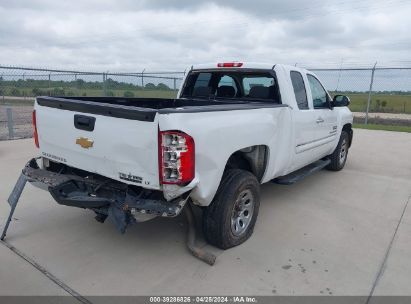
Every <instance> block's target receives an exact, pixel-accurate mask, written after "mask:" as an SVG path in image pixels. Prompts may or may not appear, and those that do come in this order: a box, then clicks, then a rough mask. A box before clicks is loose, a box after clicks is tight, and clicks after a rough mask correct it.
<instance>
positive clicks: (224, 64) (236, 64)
mask: <svg viewBox="0 0 411 304" xmlns="http://www.w3.org/2000/svg"><path fill="white" fill-rule="evenodd" d="M242 66H243V63H242V62H222V63H219V64H217V67H219V68H240V67H242Z"/></svg>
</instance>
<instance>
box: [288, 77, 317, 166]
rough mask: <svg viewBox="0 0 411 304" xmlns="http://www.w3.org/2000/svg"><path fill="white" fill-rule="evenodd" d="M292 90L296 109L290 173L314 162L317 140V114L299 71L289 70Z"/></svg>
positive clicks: (306, 82)
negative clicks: (293, 150) (293, 151)
mask: <svg viewBox="0 0 411 304" xmlns="http://www.w3.org/2000/svg"><path fill="white" fill-rule="evenodd" d="M289 77H290V79H291V85H292V89H293V91H294V96H295V101H296V104H297V108H294V110H293V114H294V119H293V121H294V136H295V141H294V149H295V155H294V158H293V162H292V166H291V168H290V172H291V171H294V170H297V169H300V168H302V167H304V166H306V165H308V164H310V163H312V162H313V161H315V157H316V153H315V151H314V146H313V145H315V143H314V142H315V140H316V138H317V134H316V133H317V124H316V122H315V120H316V115H317V113H316V112H315V111H314V109H313V108H312V104H311V105H310V102H309V98H308V96H309V94H308V93H309V91H308V90H309V88H308V80H307V78H306V75H305V74H303V73H301V71H300V70H299V69H295V70H290V74H289Z"/></svg>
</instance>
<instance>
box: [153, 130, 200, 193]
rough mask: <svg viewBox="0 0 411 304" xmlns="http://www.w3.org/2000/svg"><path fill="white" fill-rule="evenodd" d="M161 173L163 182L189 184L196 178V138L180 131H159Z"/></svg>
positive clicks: (161, 181)
mask: <svg viewBox="0 0 411 304" xmlns="http://www.w3.org/2000/svg"><path fill="white" fill-rule="evenodd" d="M158 145H159V155H158V161H159V173H160V183H161V184H178V185H184V184H188V183H189V182H191V181H192V180H193V179H194V174H195V173H194V172H195V160H194V140H193V138H192V137H191V136H190V135H188V134H185V133H183V132H180V131H160V132H159V143H158Z"/></svg>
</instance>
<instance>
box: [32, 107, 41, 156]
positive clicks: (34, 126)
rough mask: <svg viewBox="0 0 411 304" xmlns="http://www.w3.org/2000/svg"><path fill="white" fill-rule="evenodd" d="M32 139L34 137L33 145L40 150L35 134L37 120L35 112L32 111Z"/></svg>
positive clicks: (37, 136)
mask: <svg viewBox="0 0 411 304" xmlns="http://www.w3.org/2000/svg"><path fill="white" fill-rule="evenodd" d="M32 118H33V120H32V121H33V137H34V144H35V145H36V147H37V148H40V145H39V134H38V133H37V119H36V110H33V117H32Z"/></svg>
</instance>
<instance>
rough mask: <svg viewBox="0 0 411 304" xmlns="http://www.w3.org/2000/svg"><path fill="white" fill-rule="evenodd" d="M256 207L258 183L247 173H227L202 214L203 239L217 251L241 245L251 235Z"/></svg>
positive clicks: (236, 171) (258, 201)
mask: <svg viewBox="0 0 411 304" xmlns="http://www.w3.org/2000/svg"><path fill="white" fill-rule="evenodd" d="M259 207H260V184H259V183H258V181H257V179H256V177H255V176H254V175H253V174H251V173H250V172H248V171H244V170H239V169H234V170H228V171H227V172H226V173H225V174H224V176H223V178H222V181H221V183H220V186H219V188H218V190H217V193H216V195H215V197H214V199H213V201H212V202H211V204H210V206H208V207H207V208H206V209H205V211H204V213H203V232H204V236H205V238H206V240H207V241H208V242H209V243H210V244H212V245H214V246H217V247H219V248H221V249H228V248H231V247H234V246H237V245H240V244H242V243H243V242H245V241H246V240H247V239H248V238H249V237H250V236H251V235H252V233H253V230H254V225H255V222H256V220H257V216H258V209H259Z"/></svg>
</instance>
